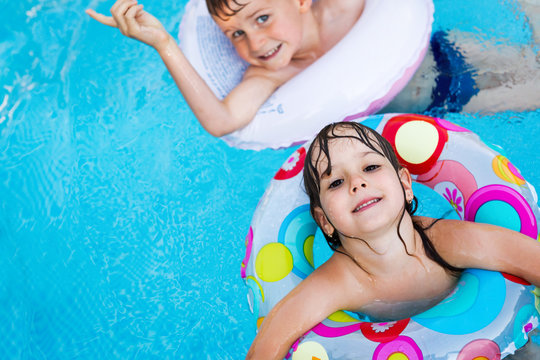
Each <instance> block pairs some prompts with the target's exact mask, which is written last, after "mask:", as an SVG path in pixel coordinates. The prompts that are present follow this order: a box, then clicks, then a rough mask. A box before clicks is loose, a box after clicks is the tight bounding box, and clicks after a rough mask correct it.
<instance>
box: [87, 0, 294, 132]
mask: <svg viewBox="0 0 540 360" xmlns="http://www.w3.org/2000/svg"><path fill="white" fill-rule="evenodd" d="M86 13H87V14H88V15H90V16H91V17H92V18H93V19H95V20H97V21H99V22H100V23H102V24H105V25H108V26H112V27H116V28H118V29H119V30H120V31H121V32H122V34H124V35H126V36H128V37H131V38H134V39H137V40H139V41H141V42H143V43H145V44H147V45H149V46H152V47H153V48H154V49H156V51H157V52H158V54H159V55H160V57H161V58H162V60H163V62H164V63H165V66H166V67H167V69H168V70H169V72H170V74H171V76H172V77H173V79H174V81H175V83H176V85H177V86H178V88H179V89H180V92H181V93H182V95H183V96H184V98H185V99H186V101H187V103H188V105H189V106H190V108H191V109H192V111H193V112H194V113H195V116H196V117H197V119H198V120H199V122H200V123H201V125H202V126H203V127H204V128H205V129H206V131H208V132H209V133H210V134H212V135H214V136H223V135H225V134H228V133H231V132H233V131H235V130H237V129H240V128H242V127H244V126H246V125H247V124H248V123H249V122H250V121H251V120H252V119H253V117H254V116H255V114H256V113H257V111H258V109H259V108H260V107H261V106H262V104H263V103H264V102H265V101H266V99H267V98H268V97H269V96H270V95H271V94H272V93H273V92H274V91H275V90H276V89H277V87H278V86H279V85H280V84H282V83H283V82H284V81H286V79H288V78H290V77H292V76H294V74H295V73H296V72H297V71H296V70H295V69H286V70H285V71H282V72H279V73H278V74H274V73H271V72H269V71H264V69H260V70H257V69H253V70H252V71H249V70H251V69H248V71H247V72H246V75H245V76H244V79H243V80H242V82H241V83H240V84H239V85H238V86H237V87H236V88H235V89H233V91H231V93H230V94H229V95H228V96H227V97H226V98H225V99H223V100H220V99H218V98H217V97H216V96H215V95H214V93H213V92H212V90H211V89H210V88H209V87H208V85H207V84H206V82H205V81H204V80H203V79H202V78H201V77H200V76H199V74H198V73H197V72H196V71H195V69H194V68H193V66H192V65H191V64H190V63H189V61H188V60H187V59H186V57H185V56H184V54H183V53H182V51H181V50H180V47H179V46H178V44H177V43H176V41H175V40H174V39H173V37H172V36H170V34H169V33H168V32H167V31H166V30H165V28H164V27H163V25H162V24H161V23H160V22H159V20H157V19H156V18H155V17H154V16H152V15H151V14H149V13H148V12H146V11H144V10H143V6H142V5H139V4H138V3H137V0H118V1H117V2H116V3H115V4H114V5H113V7H112V8H111V14H112V15H113V16H112V17H110V16H105V15H102V14H99V13H97V12H95V11H94V10H91V9H88V10H86Z"/></svg>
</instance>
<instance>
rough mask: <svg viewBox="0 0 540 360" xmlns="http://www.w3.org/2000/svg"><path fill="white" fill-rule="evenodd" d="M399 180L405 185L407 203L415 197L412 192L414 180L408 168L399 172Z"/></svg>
mask: <svg viewBox="0 0 540 360" xmlns="http://www.w3.org/2000/svg"><path fill="white" fill-rule="evenodd" d="M399 180H400V181H401V183H402V184H403V189H404V190H405V200H407V202H409V201H411V200H412V199H413V197H414V193H413V190H412V178H411V173H410V172H409V170H407V169H406V168H401V169H400V170H399Z"/></svg>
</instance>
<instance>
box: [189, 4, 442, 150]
mask: <svg viewBox="0 0 540 360" xmlns="http://www.w3.org/2000/svg"><path fill="white" fill-rule="evenodd" d="M432 22H433V3H432V1H431V0H366V5H365V9H364V13H363V14H362V16H361V17H360V19H359V20H358V21H357V23H356V24H355V25H354V26H353V28H352V29H351V30H350V31H349V33H348V34H347V35H346V36H345V37H344V38H343V39H342V40H341V41H340V42H339V43H338V44H336V46H334V48H332V49H331V50H330V51H329V52H328V53H326V54H325V55H324V56H322V57H321V58H320V59H318V60H317V61H316V62H315V63H313V64H312V65H311V66H309V67H308V68H306V69H305V70H304V71H303V72H302V73H300V74H299V75H297V76H296V77H294V78H293V79H291V80H290V81H288V82H287V83H286V84H284V85H282V86H281V87H280V88H279V89H278V90H276V92H275V93H274V94H273V95H272V96H271V97H270V98H269V99H268V101H267V102H266V103H265V104H264V105H263V106H262V107H261V109H260V110H259V112H258V113H257V115H256V116H255V118H254V120H253V121H252V122H251V123H250V124H248V125H247V126H246V127H244V128H242V129H240V130H238V131H235V132H233V133H231V134H228V135H226V136H224V137H222V138H223V140H225V141H226V142H227V143H228V144H229V145H231V146H235V147H239V148H244V149H254V150H259V149H262V148H268V147H271V148H280V147H288V146H291V145H293V144H299V143H302V142H304V141H307V140H309V139H310V138H312V137H313V136H314V135H315V134H316V133H317V131H319V130H320V129H321V128H322V127H323V126H324V125H326V124H327V123H328V120H329V119H330V120H331V121H339V120H342V119H344V118H345V117H346V116H347V115H348V114H356V115H355V116H358V117H359V116H364V115H369V114H373V113H375V112H377V111H378V110H380V109H381V108H382V107H383V106H384V105H386V104H387V103H388V102H389V101H390V100H391V99H392V98H393V97H394V96H395V95H396V94H397V93H398V92H399V91H400V90H401V89H402V88H403V87H404V86H405V85H406V83H407V82H408V81H409V80H410V78H411V77H412V75H413V74H414V71H415V70H416V68H417V67H418V66H419V65H420V63H421V61H422V59H423V57H424V55H425V52H426V49H427V46H428V43H429V37H430V34H431V24H432ZM179 40H180V46H181V48H182V50H183V52H184V54H185V55H186V57H187V58H188V59H189V61H190V62H191V64H192V65H193V66H194V67H195V69H196V70H197V72H198V73H199V74H200V75H201V77H202V78H203V79H204V80H205V81H206V83H207V84H208V85H209V86H210V88H211V89H212V90H213V91H214V93H215V94H216V95H217V96H218V97H219V98H223V97H225V95H227V94H228V93H229V92H230V91H231V89H233V88H234V87H235V86H236V84H238V82H240V80H241V79H242V74H243V73H244V70H245V69H246V67H247V64H246V63H245V62H244V61H243V60H241V59H240V57H239V56H238V55H237V54H236V51H235V50H234V48H233V46H232V44H231V43H230V41H229V40H228V39H227V38H226V37H225V35H223V34H222V32H221V31H220V29H219V28H218V27H217V25H216V24H215V23H214V21H213V20H212V18H211V17H210V15H209V14H208V10H207V8H206V3H205V1H204V0H190V2H189V3H188V4H187V5H186V8H185V14H184V16H183V18H182V22H181V24H180V32H179Z"/></svg>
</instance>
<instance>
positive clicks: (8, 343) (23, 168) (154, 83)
mask: <svg viewBox="0 0 540 360" xmlns="http://www.w3.org/2000/svg"><path fill="white" fill-rule="evenodd" d="M111 5H112V1H107V2H105V1H92V2H91V3H90V4H88V3H86V2H82V1H65V0H63V1H62V0H61V1H47V2H46V1H43V0H39V1H35V0H34V1H29V0H26V1H25V0H23V1H18V2H16V1H9V2H8V1H4V2H2V4H1V5H0V16H1V17H2V18H1V20H2V21H1V22H0V24H1V25H0V54H1V56H0V65H1V66H0V74H1V77H2V78H1V83H2V87H1V88H0V194H1V200H0V211H1V215H0V264H2V270H1V271H0V305H1V306H0V353H1V354H2V357H5V358H11V359H16V358H20V359H72V358H77V359H95V358H97V359H154V358H155V359H163V358H176V359H179V358H180V359H201V358H207V359H239V358H242V357H243V356H244V355H245V353H246V352H247V349H248V347H249V344H250V343H251V341H252V339H253V337H254V334H255V324H254V322H253V321H252V318H251V315H250V312H249V310H248V305H247V302H246V291H245V287H244V285H243V282H242V281H241V279H240V276H239V274H240V262H241V260H242V258H243V256H244V237H245V235H246V233H247V229H248V225H249V222H250V219H251V214H252V212H253V211H254V209H255V206H256V205H257V201H258V199H259V198H260V196H261V195H262V194H263V192H264V189H265V187H266V185H267V184H268V181H269V179H270V178H271V176H272V175H273V173H274V172H275V170H276V169H277V168H278V167H279V166H280V164H281V163H282V162H283V161H284V160H285V158H286V157H287V156H288V154H289V153H290V150H279V151H269V150H267V151H261V152H252V151H241V150H237V149H232V148H229V147H227V146H226V145H225V144H224V143H223V142H222V141H220V140H217V139H214V138H212V137H211V136H210V135H208V134H206V133H205V132H204V130H202V128H201V127H200V126H199V125H198V123H197V122H196V120H195V119H194V117H193V115H192V114H191V112H190V111H189V109H188V108H187V106H186V104H185V102H184V101H183V100H182V98H181V96H180V95H179V93H178V91H177V89H176V87H175V85H174V83H173V82H172V80H171V78H170V76H169V75H168V73H167V72H166V70H165V67H164V66H163V65H162V64H161V62H160V60H159V58H158V56H157V55H156V54H155V53H154V52H153V51H152V50H151V49H149V48H147V47H145V46H143V45H140V44H137V43H135V42H134V41H132V40H129V39H126V38H124V37H123V36H122V35H120V34H119V33H118V32H116V31H112V30H111V29H109V28H107V27H105V26H101V25H99V24H97V23H95V22H91V21H90V19H89V18H88V17H87V16H86V15H85V14H84V13H83V11H84V9H85V8H86V7H92V8H97V9H98V10H100V11H106V10H107V9H108V8H109V7H110V6H111ZM184 5H185V1H180V2H171V3H168V2H167V3H166V4H165V3H163V4H162V3H158V2H155V3H148V4H145V6H146V8H147V9H148V10H149V11H151V12H152V13H153V14H154V15H156V16H157V17H158V18H160V19H161V20H162V21H163V23H164V25H165V27H166V28H167V29H168V30H170V31H171V33H176V32H177V29H178V24H179V21H180V19H181V16H182V9H183V7H184ZM435 5H436V8H437V13H436V16H437V18H436V26H437V27H440V28H445V27H450V26H452V27H453V26H457V27H460V28H462V29H464V30H471V31H475V32H477V33H478V34H479V36H483V34H490V35H493V36H495V35H496V36H497V37H504V38H507V39H509V41H515V42H526V41H528V39H529V37H530V31H529V30H528V28H527V27H526V26H523V22H522V20H523V19H522V18H520V16H519V14H520V12H519V9H518V8H516V5H515V4H514V3H513V2H512V1H510V0H504V1H503V0H501V2H500V3H498V4H493V1H492V0H482V1H480V0H478V1H476V2H475V3H474V8H473V9H472V10H471V9H470V7H471V5H470V3H469V2H467V1H465V0H459V1H452V2H448V1H443V0H439V1H436V2H435ZM487 10H489V11H490V16H483V15H484V13H485V11H487ZM456 14H459V16H455V15H456ZM516 15H517V19H516ZM539 116H540V111H538V110H536V111H531V112H524V113H503V114H496V115H481V114H477V115H451V116H448V117H447V118H448V119H449V120H451V121H455V122H457V123H459V124H461V125H463V126H465V127H468V128H469V129H471V130H473V131H475V132H477V133H478V134H480V135H481V136H482V138H483V139H484V140H485V141H486V142H490V143H495V144H498V145H501V146H502V147H503V148H504V149H505V150H506V154H507V156H508V157H509V158H510V159H511V160H512V162H513V163H514V164H515V165H516V166H517V167H518V168H520V170H521V172H522V174H523V175H524V177H525V178H526V179H528V180H529V181H530V182H531V183H532V184H534V185H536V187H537V188H538V187H540V158H539V157H538V156H537V155H536V154H537V153H536V151H537V148H538V147H539V145H540V140H539V139H540V125H538V124H537V119H538V118H539Z"/></svg>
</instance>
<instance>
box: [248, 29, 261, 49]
mask: <svg viewBox="0 0 540 360" xmlns="http://www.w3.org/2000/svg"><path fill="white" fill-rule="evenodd" d="M248 39H249V48H250V49H251V51H259V50H260V49H261V48H262V46H263V45H264V42H265V40H264V36H263V35H262V34H258V33H256V32H254V33H251V34H250V35H249V37H248Z"/></svg>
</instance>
